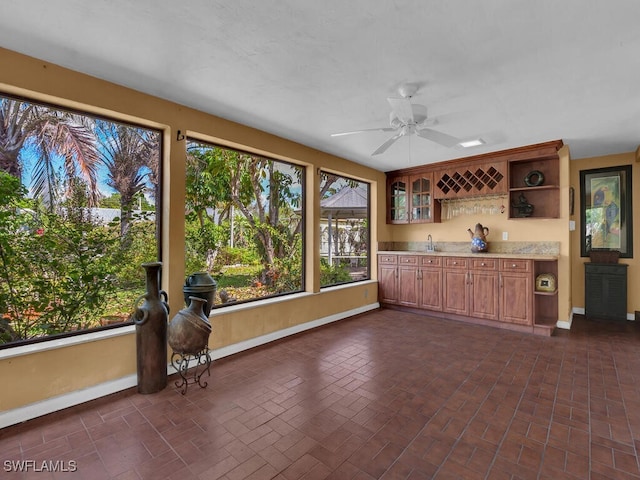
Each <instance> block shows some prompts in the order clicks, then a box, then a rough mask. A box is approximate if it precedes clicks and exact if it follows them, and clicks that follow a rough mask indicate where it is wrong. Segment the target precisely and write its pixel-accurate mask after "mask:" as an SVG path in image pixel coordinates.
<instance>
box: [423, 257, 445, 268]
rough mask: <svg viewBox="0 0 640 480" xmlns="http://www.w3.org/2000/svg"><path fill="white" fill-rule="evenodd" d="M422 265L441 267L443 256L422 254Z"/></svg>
mask: <svg viewBox="0 0 640 480" xmlns="http://www.w3.org/2000/svg"><path fill="white" fill-rule="evenodd" d="M420 265H422V266H423V267H441V266H442V257H430V256H422V257H420Z"/></svg>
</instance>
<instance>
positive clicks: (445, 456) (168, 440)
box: [0, 310, 640, 480]
mask: <svg viewBox="0 0 640 480" xmlns="http://www.w3.org/2000/svg"><path fill="white" fill-rule="evenodd" d="M173 380H174V378H170V384H169V386H168V387H167V389H165V390H164V391H162V392H160V393H157V394H154V395H139V394H137V393H136V392H135V389H130V390H127V391H125V392H121V393H118V394H115V395H111V396H108V397H105V398H102V399H99V400H96V401H93V402H88V403H86V404H83V405H80V406H77V407H73V408H70V409H68V410H65V411H62V412H58V413H55V414H52V415H48V416H46V417H42V418H39V419H35V420H32V421H30V422H26V423H24V424H21V425H16V426H13V427H9V428H6V429H4V430H2V431H0V452H2V453H1V454H0V456H1V458H2V460H3V465H2V471H0V477H2V478H8V479H13V478H16V479H18V478H21V479H22V478H25V479H27V478H36V479H39V480H44V479H58V478H73V479H88V480H94V479H119V480H125V479H180V480H188V479H199V480H205V479H207V480H208V479H218V478H219V479H224V480H239V479H255V480H258V479H278V480H294V479H306V480H313V479H324V478H328V479H338V480H344V479H359V480H364V479H373V478H384V479H411V480H415V479H429V478H438V479H502V478H505V479H530V478H531V479H541V478H549V479H580V480H582V479H587V478H591V479H594V480H595V479H627V478H628V479H632V478H638V479H640V466H639V457H638V449H639V448H640V324H636V323H635V322H604V321H587V320H585V319H584V318H582V317H580V316H577V317H576V318H575V320H574V324H573V328H572V330H571V331H570V332H566V331H560V332H558V333H557V334H556V335H555V336H553V337H539V336H532V335H527V334H520V333H516V332H510V331H504V330H497V329H492V328H489V327H481V326H473V325H468V324H462V323H456V322H449V321H443V320H438V319H433V318H427V317H421V316H417V315H414V314H410V313H404V312H398V311H394V310H380V311H375V312H371V313H368V314H366V315H362V316H359V317H357V318H353V319H350V320H346V321H343V322H339V323H336V324H332V325H329V326H326V327H322V328H319V329H316V330H313V331H310V332H306V333H303V334H299V335H296V336H293V337H289V338H286V339H283V340H280V341H278V342H274V343H272V344H269V345H266V346H263V347H260V348H256V349H253V350H251V351H248V352H244V353H241V354H238V355H234V356H232V357H229V358H226V359H223V360H219V361H217V362H214V364H213V365H212V369H211V377H210V379H209V385H208V387H207V388H206V389H200V388H198V387H196V386H193V385H192V386H189V389H188V391H187V394H186V395H184V396H183V395H181V394H180V393H179V391H178V390H177V389H176V388H175V387H174V384H173ZM19 460H31V461H33V462H35V465H37V466H39V467H41V464H42V462H56V461H59V462H62V464H63V465H65V466H67V467H68V466H69V465H70V463H69V462H70V461H73V462H75V464H76V465H77V471H76V472H73V473H64V472H46V471H44V472H43V471H39V472H36V471H34V470H33V469H32V470H31V471H29V472H27V473H16V472H7V471H6V470H7V465H8V463H7V462H11V461H19Z"/></svg>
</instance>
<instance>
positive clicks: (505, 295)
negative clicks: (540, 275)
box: [500, 259, 533, 325]
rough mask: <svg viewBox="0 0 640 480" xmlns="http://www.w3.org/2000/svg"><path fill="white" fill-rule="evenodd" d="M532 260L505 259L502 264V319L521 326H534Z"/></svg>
mask: <svg viewBox="0 0 640 480" xmlns="http://www.w3.org/2000/svg"><path fill="white" fill-rule="evenodd" d="M531 272H532V261H531V260H512V259H503V260H501V264H500V319H501V320H502V321H503V322H509V323H515V324H519V325H532V324H533V301H532V299H533V280H532V278H533V276H532V273H531Z"/></svg>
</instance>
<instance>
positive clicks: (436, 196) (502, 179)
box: [387, 140, 563, 223]
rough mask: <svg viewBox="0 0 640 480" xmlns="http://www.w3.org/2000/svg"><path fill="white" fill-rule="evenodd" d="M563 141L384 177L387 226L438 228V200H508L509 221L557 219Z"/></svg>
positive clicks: (463, 159) (396, 172) (393, 173)
mask: <svg viewBox="0 0 640 480" xmlns="http://www.w3.org/2000/svg"><path fill="white" fill-rule="evenodd" d="M562 145H563V144H562V141H561V140H556V141H553V142H546V143H540V144H536V145H529V146H526V147H520V148H514V149H510V150H502V151H499V152H492V153H488V154H483V155H477V156H475V157H467V158H462V159H459V160H450V161H446V162H440V163H435V164H429V165H423V166H420V167H414V168H410V169H405V170H396V171H393V172H387V223H427V222H440V220H441V219H440V200H450V199H459V198H470V197H483V196H488V195H507V196H508V199H509V218H559V217H560V160H559V157H558V150H559V149H560V148H561V147H562Z"/></svg>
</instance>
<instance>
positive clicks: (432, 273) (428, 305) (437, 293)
mask: <svg viewBox="0 0 640 480" xmlns="http://www.w3.org/2000/svg"><path fill="white" fill-rule="evenodd" d="M418 275H419V280H418V281H419V283H418V286H419V288H420V296H419V303H418V307H419V308H423V309H427V310H433V311H436V312H439V311H441V310H442V257H436V256H428V255H427V256H421V257H420V267H419V272H418Z"/></svg>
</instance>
